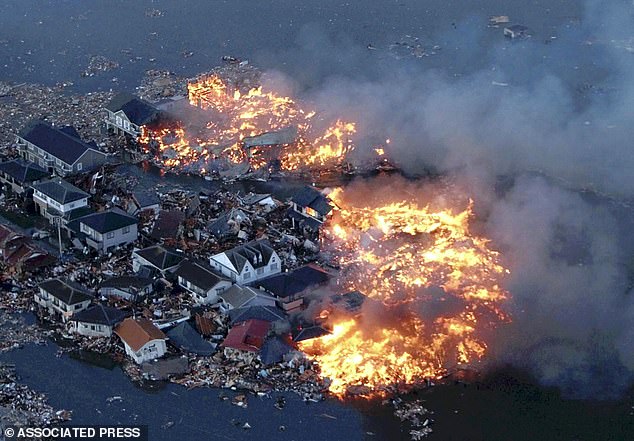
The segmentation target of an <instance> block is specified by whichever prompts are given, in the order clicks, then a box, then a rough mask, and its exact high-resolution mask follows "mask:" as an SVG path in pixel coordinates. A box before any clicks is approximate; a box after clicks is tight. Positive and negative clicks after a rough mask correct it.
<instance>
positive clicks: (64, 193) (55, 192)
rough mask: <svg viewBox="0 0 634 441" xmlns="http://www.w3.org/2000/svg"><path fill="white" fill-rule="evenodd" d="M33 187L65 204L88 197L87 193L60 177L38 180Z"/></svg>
mask: <svg viewBox="0 0 634 441" xmlns="http://www.w3.org/2000/svg"><path fill="white" fill-rule="evenodd" d="M33 188H35V189H36V190H38V191H40V192H42V193H44V194H45V195H46V196H48V197H50V198H52V199H54V200H55V201H57V202H59V203H60V204H67V203H69V202H74V201H78V200H80V199H84V198H87V197H90V195H89V194H88V193H86V192H85V191H83V190H81V189H79V188H77V187H75V186H74V185H72V184H70V183H68V182H66V181H64V180H63V179H62V178H54V179H51V180H48V181H44V182H40V183H39V184H35V185H34V186H33Z"/></svg>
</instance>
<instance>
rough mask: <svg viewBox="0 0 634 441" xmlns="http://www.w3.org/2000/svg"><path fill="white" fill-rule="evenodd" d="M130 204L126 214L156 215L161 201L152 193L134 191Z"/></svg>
mask: <svg viewBox="0 0 634 441" xmlns="http://www.w3.org/2000/svg"><path fill="white" fill-rule="evenodd" d="M130 202H131V203H130V204H129V205H128V213H130V214H133V215H135V216H138V215H139V214H141V213H146V212H149V213H152V214H153V215H156V214H158V213H159V211H160V209H161V200H160V199H159V197H158V195H157V194H156V192H153V191H135V192H134V193H132V200H131V201H130Z"/></svg>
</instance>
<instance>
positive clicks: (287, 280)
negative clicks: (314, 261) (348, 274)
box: [257, 265, 330, 298]
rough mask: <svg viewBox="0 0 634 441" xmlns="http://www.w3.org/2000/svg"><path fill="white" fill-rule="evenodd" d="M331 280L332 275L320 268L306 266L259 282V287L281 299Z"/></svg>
mask: <svg viewBox="0 0 634 441" xmlns="http://www.w3.org/2000/svg"><path fill="white" fill-rule="evenodd" d="M329 280H330V275H329V274H328V273H327V272H326V271H324V270H323V269H321V268H320V267H318V266H316V265H306V266H303V267H301V268H297V269H296V270H293V271H290V272H287V273H282V274H276V275H274V276H271V277H267V278H265V279H262V280H259V281H258V282H257V285H258V286H260V287H261V288H263V289H265V290H267V291H269V292H272V293H273V294H275V295H276V296H277V297H279V298H287V297H292V296H294V295H296V294H299V293H300V292H302V291H305V290H306V289H308V288H310V287H311V286H315V285H321V284H324V283H327V282H328V281H329Z"/></svg>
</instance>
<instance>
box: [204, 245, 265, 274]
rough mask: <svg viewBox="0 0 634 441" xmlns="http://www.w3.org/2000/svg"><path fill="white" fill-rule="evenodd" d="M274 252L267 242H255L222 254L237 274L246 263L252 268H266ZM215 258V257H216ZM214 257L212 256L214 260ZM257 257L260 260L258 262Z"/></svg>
mask: <svg viewBox="0 0 634 441" xmlns="http://www.w3.org/2000/svg"><path fill="white" fill-rule="evenodd" d="M274 252H275V251H274V250H273V248H272V247H271V244H270V243H269V241H268V240H255V241H253V242H249V243H246V244H244V245H240V246H238V247H235V248H232V249H230V250H228V251H225V252H224V253H220V254H224V255H225V256H226V257H227V259H228V260H229V262H230V263H231V264H232V265H233V268H234V269H235V270H236V272H237V273H238V274H240V273H241V272H242V270H243V269H244V265H245V264H246V263H247V261H248V262H249V263H250V264H251V265H252V266H253V267H254V268H259V267H262V266H266V265H267V264H268V263H269V260H270V259H271V255H272V254H273V253H274ZM216 256H217V255H216ZM216 256H213V257H212V259H213V258H215V257H216ZM258 257H260V258H261V259H259V260H258Z"/></svg>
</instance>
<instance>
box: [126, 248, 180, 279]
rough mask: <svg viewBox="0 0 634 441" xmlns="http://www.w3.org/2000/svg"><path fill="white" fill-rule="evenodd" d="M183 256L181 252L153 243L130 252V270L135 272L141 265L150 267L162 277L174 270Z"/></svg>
mask: <svg viewBox="0 0 634 441" xmlns="http://www.w3.org/2000/svg"><path fill="white" fill-rule="evenodd" d="M184 258H185V256H183V254H182V253H178V252H176V251H172V250H169V249H167V248H164V247H163V246H162V245H153V246H151V247H147V248H143V249H141V250H134V251H133V252H132V270H133V271H134V272H135V273H136V272H139V270H140V269H141V267H144V266H145V267H150V268H153V269H154V270H156V271H158V272H159V273H160V274H161V275H162V276H163V277H164V276H166V275H167V274H169V273H173V272H174V271H176V269H177V268H178V265H180V263H181V262H182V261H183V259H184Z"/></svg>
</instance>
